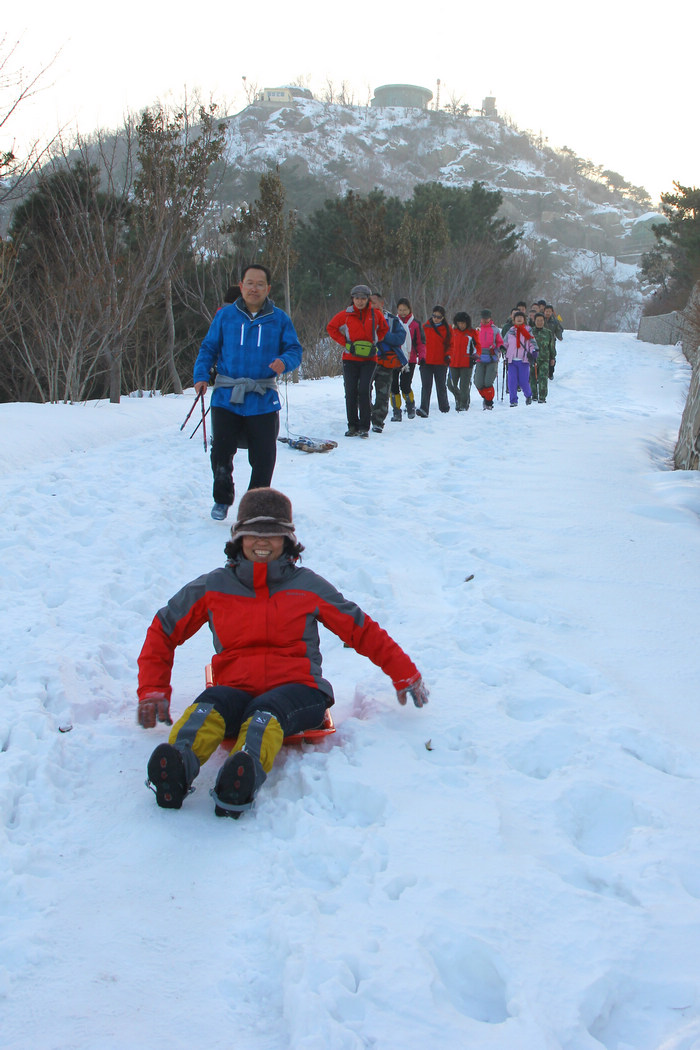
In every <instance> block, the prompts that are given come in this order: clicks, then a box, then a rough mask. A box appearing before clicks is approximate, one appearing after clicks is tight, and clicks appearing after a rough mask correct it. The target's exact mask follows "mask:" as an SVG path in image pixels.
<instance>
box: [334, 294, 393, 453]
mask: <svg viewBox="0 0 700 1050" xmlns="http://www.w3.org/2000/svg"><path fill="white" fill-rule="evenodd" d="M371 294H372V289H371V288H369V287H368V286H367V285H366V284H356V285H355V287H354V288H353V289H352V290H351V292H350V298H351V303H350V306H348V307H347V308H346V309H345V310H341V311H340V313H337V314H336V315H335V317H332V318H331V320H330V321H329V322H328V324H327V325H326V331H327V332H328V334H329V336H330V337H331V339H334V340H335V342H336V343H339V344H340V346H342V347H343V382H344V384H345V408H346V412H347V417H348V429H347V430H346V431H345V437H362V438H366V437H368V436H369V428H370V425H371V422H372V418H371V416H372V404H371V393H370V392H371V389H372V379H373V377H374V372H375V369H376V367H377V344H378V343H380V342H381V340H382V339H383V338H384V336H385V335H386V333H387V332H388V331H389V325H388V324H387V322H386V320H385V318H384V314H383V313H382V311H381V310H375V308H374V307H373V306H372V305H371V303H370V301H369V297H370V295H371Z"/></svg>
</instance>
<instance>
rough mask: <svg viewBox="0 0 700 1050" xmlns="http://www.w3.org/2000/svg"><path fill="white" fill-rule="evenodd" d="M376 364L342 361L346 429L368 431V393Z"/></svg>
mask: <svg viewBox="0 0 700 1050" xmlns="http://www.w3.org/2000/svg"><path fill="white" fill-rule="evenodd" d="M376 367H377V362H376V361H375V360H374V359H372V358H370V359H368V360H367V361H343V383H344V384H345V411H346V412H347V416H348V427H351V428H353V427H354V429H355V430H369V427H370V422H371V417H372V403H371V399H370V391H371V389H372V379H373V377H374V370H375V368H376Z"/></svg>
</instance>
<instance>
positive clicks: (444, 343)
mask: <svg viewBox="0 0 700 1050" xmlns="http://www.w3.org/2000/svg"><path fill="white" fill-rule="evenodd" d="M423 331H424V333H425V363H426V365H447V364H449V361H448V355H449V352H450V346H451V343H452V329H451V328H450V326H449V325H448V323H447V321H445V322H444V323H443V324H441V325H437V326H436V325H435V324H433V322H432V321H426V323H425V325H424V326H423Z"/></svg>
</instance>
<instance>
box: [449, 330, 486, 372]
mask: <svg viewBox="0 0 700 1050" xmlns="http://www.w3.org/2000/svg"><path fill="white" fill-rule="evenodd" d="M470 340H471V346H470ZM480 349H481V347H480V346H479V335H478V333H477V331H476V329H474V328H465V329H464V331H462V329H461V328H453V329H452V346H451V348H450V367H451V368H471V367H472V365H473V364H474V363H475V362H476V360H477V358H478V356H479V351H480Z"/></svg>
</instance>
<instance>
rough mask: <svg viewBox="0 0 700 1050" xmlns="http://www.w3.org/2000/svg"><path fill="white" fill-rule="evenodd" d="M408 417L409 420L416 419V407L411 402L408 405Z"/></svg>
mask: <svg viewBox="0 0 700 1050" xmlns="http://www.w3.org/2000/svg"><path fill="white" fill-rule="evenodd" d="M406 415H407V416H408V418H409V419H415V418H416V406H415V403H414V402H413V401H409V403H408V404H407V405H406Z"/></svg>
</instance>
